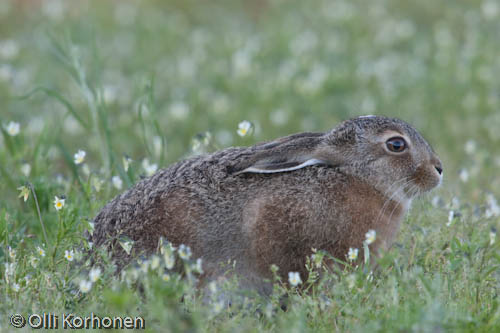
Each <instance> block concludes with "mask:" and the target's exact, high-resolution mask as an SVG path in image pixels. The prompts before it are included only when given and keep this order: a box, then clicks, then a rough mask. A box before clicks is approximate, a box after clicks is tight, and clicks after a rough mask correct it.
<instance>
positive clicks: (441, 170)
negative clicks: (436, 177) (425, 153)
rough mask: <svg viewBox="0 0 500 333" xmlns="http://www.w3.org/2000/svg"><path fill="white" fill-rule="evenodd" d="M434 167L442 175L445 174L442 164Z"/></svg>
mask: <svg viewBox="0 0 500 333" xmlns="http://www.w3.org/2000/svg"><path fill="white" fill-rule="evenodd" d="M434 167H435V168H436V171H437V172H438V173H439V174H440V175H442V174H443V167H442V166H440V165H435V166H434Z"/></svg>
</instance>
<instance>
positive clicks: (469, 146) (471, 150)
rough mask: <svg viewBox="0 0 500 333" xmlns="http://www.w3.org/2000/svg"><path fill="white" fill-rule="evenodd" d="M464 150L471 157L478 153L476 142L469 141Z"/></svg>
mask: <svg viewBox="0 0 500 333" xmlns="http://www.w3.org/2000/svg"><path fill="white" fill-rule="evenodd" d="M464 150H465V152H466V153H467V154H469V155H471V154H473V153H474V152H475V151H476V141H474V140H468V141H467V142H466V143H465V146H464Z"/></svg>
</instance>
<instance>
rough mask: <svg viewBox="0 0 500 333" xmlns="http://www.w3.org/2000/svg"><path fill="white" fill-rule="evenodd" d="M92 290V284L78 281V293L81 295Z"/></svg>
mask: <svg viewBox="0 0 500 333" xmlns="http://www.w3.org/2000/svg"><path fill="white" fill-rule="evenodd" d="M90 289H92V282H90V281H87V280H81V281H80V291H81V292H82V293H84V294H85V293H88V292H89V291H90Z"/></svg>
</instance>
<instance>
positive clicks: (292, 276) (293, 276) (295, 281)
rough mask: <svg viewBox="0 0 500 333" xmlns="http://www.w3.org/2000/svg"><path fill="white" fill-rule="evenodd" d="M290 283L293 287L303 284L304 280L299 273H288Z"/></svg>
mask: <svg viewBox="0 0 500 333" xmlns="http://www.w3.org/2000/svg"><path fill="white" fill-rule="evenodd" d="M288 282H290V284H291V285H292V286H293V287H296V286H298V285H299V284H301V283H302V279H301V278H300V274H299V272H288Z"/></svg>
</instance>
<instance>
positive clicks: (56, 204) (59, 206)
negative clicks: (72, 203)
mask: <svg viewBox="0 0 500 333" xmlns="http://www.w3.org/2000/svg"><path fill="white" fill-rule="evenodd" d="M65 201H66V199H65V198H59V197H57V196H55V199H54V207H55V208H56V210H61V209H62V208H63V207H64V202H65Z"/></svg>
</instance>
